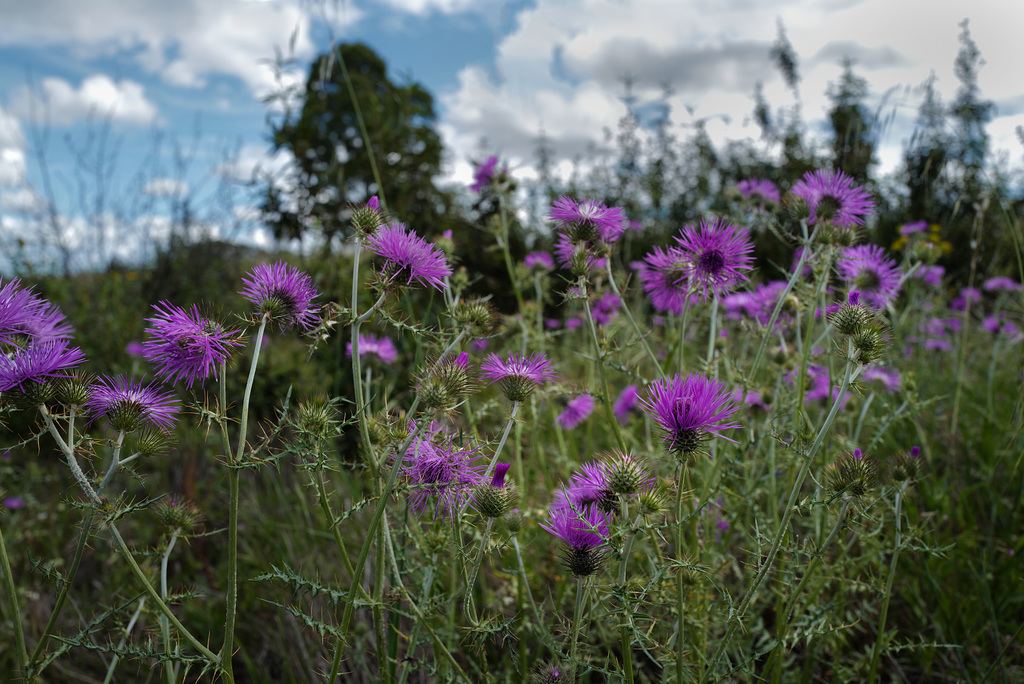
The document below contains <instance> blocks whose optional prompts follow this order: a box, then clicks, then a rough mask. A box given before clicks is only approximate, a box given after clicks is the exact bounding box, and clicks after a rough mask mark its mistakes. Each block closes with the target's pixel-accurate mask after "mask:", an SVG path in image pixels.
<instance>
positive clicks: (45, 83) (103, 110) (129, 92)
mask: <svg viewBox="0 0 1024 684" xmlns="http://www.w3.org/2000/svg"><path fill="white" fill-rule="evenodd" d="M33 100H36V102H33ZM38 100H42V103H43V106H44V107H45V111H46V116H47V121H48V123H50V124H53V125H55V126H66V125H69V124H72V123H74V122H76V121H79V120H81V119H88V118H104V117H108V116H109V117H110V118H111V120H113V121H117V122H122V123H130V124H149V123H154V122H156V121H158V114H157V108H156V106H155V105H154V104H153V103H152V102H150V101H149V100H148V99H146V94H145V90H144V88H143V87H142V85H141V84H139V83H136V82H134V81H129V80H122V81H117V82H115V81H114V80H113V79H111V78H110V77H109V76H107V75H106V74H94V75H92V76H89V77H88V78H86V79H85V80H84V81H82V83H81V85H80V86H79V87H78V88H75V87H74V86H72V85H71V84H70V83H68V82H67V81H65V80H63V79H60V78H52V77H51V78H44V79H43V80H42V82H41V83H40V85H39V89H38V92H35V91H31V90H28V89H25V90H23V91H22V92H21V93H20V94H19V95H18V96H17V97H16V98H15V100H14V107H13V108H14V110H15V111H16V112H17V113H18V114H19V115H21V116H23V117H27V116H31V115H32V113H33V111H34V110H35V112H36V113H37V116H38V111H39V103H38Z"/></svg>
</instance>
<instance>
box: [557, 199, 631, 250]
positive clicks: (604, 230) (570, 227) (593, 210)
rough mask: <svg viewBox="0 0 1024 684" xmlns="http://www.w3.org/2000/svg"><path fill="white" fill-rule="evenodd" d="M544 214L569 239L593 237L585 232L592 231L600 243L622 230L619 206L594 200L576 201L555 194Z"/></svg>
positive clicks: (619, 234) (623, 228) (624, 216)
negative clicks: (567, 233) (548, 209)
mask: <svg viewBox="0 0 1024 684" xmlns="http://www.w3.org/2000/svg"><path fill="white" fill-rule="evenodd" d="M548 217H549V218H550V219H551V220H552V221H555V222H556V223H557V224H558V225H557V226H556V227H555V228H556V229H557V230H560V231H563V232H566V231H568V232H569V233H570V235H569V237H570V238H572V239H573V241H576V240H580V239H585V240H591V239H593V238H592V237H590V236H589V235H587V234H588V233H594V234H596V237H597V238H600V239H601V240H602V241H604V242H615V241H616V240H618V239H619V238H620V237H621V236H622V233H623V231H625V230H626V224H627V220H626V215H625V213H623V211H622V209H620V208H619V207H611V208H609V207H606V206H605V205H604V204H602V203H601V202H598V201H596V200H589V199H587V200H582V201H579V202H577V201H576V200H574V199H572V198H571V197H565V196H564V195H563V196H562V197H559V198H558V199H557V200H555V203H554V205H552V207H551V212H550V213H549V214H548Z"/></svg>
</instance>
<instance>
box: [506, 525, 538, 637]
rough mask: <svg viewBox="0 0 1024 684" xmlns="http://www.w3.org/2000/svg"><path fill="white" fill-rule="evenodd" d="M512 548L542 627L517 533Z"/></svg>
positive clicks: (535, 617) (534, 613)
mask: <svg viewBox="0 0 1024 684" xmlns="http://www.w3.org/2000/svg"><path fill="white" fill-rule="evenodd" d="M512 548H514V549H515V550H516V563H517V564H518V565H519V581H520V582H522V583H523V586H524V587H526V597H527V598H528V599H529V601H530V607H531V608H532V609H533V616H534V619H536V620H537V627H538V628H539V627H540V623H541V614H540V609H539V608H537V603H536V602H535V601H534V600H533V591H531V590H530V578H529V577H527V576H526V568H525V567H524V566H523V553H522V551H520V549H519V538H518V537H516V535H514V534H513V535H512Z"/></svg>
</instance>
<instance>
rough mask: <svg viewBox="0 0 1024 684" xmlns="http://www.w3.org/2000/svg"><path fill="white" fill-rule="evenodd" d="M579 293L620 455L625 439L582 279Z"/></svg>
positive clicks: (585, 285) (626, 448) (605, 404)
mask: <svg viewBox="0 0 1024 684" xmlns="http://www.w3.org/2000/svg"><path fill="white" fill-rule="evenodd" d="M579 287H580V291H581V292H582V293H583V309H584V311H586V312H587V325H588V327H589V328H590V338H591V339H592V340H593V341H594V354H595V355H596V357H597V370H598V373H599V374H600V376H601V395H602V397H603V399H604V401H603V402H602V403H603V404H604V412H605V416H606V417H607V418H608V423H609V424H610V425H611V426H612V431H613V432H614V434H615V441H616V442H618V444H619V449H621V450H622V453H624V454H625V453H627V452H628V451H629V449H628V447H626V439H625V438H624V437H623V436H622V427H621V426H620V425H619V419H618V418H617V417H616V416H615V409H614V407H613V406H612V400H611V395H610V393H609V392H608V378H607V376H606V374H605V370H604V352H603V351H602V350H601V342H600V340H598V338H597V326H596V325H594V316H593V315H592V314H591V311H590V297H589V296H587V282H586V280H584V279H583V278H582V277H581V278H580V280H579Z"/></svg>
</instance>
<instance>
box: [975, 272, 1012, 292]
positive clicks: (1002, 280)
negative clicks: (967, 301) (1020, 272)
mask: <svg viewBox="0 0 1024 684" xmlns="http://www.w3.org/2000/svg"><path fill="white" fill-rule="evenodd" d="M982 287H984V289H985V292H992V291H994V290H1004V291H1006V292H1017V291H1019V290H1020V287H1021V286H1020V283H1018V282H1017V281H1016V280H1014V279H1013V278H1007V277H1006V276H996V277H994V278H989V279H988V280H986V281H985V284H984V285H983V286H982Z"/></svg>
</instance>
